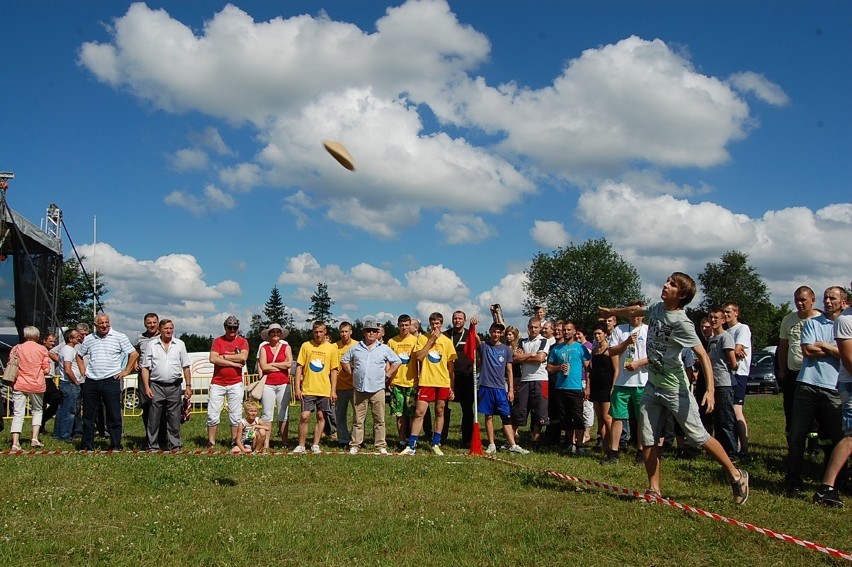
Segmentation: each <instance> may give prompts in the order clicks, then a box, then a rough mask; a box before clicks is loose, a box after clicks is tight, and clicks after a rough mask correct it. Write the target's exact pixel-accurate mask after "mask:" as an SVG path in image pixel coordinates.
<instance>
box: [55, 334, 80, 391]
mask: <svg viewBox="0 0 852 567" xmlns="http://www.w3.org/2000/svg"><path fill="white" fill-rule="evenodd" d="M66 361H67V362H70V363H71V371H72V372H73V373H74V378H76V379H77V383H78V384H79V383H80V381H81V380H80V367H79V366H77V349H75V348H74V347H72V346H71V345H69V344H64V345H62V347H60V349H59V363H58V364H57V365H56V366H58V367H59V380H60V381H62V382H69V381H70V380H69V379H68V375H67V374H66V373H65V362H66Z"/></svg>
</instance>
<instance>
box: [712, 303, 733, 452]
mask: <svg viewBox="0 0 852 567" xmlns="http://www.w3.org/2000/svg"><path fill="white" fill-rule="evenodd" d="M709 317H710V319H709V320H710V331H711V335H710V338H709V339H708V340H707V354H708V355H709V356H710V366H711V367H712V369H713V377H712V380H713V400H714V402H713V412H712V413H710V416H711V418H712V420H713V436H714V437H715V438H716V439H718V440H719V442H720V443H721V444H722V448H723V449H725V453H727V455H728V457H729V458H731V459H734V460H735V459H736V458H737V432H736V423H737V420H736V416H735V415H734V386H733V371H734V369H735V368H737V357H736V354H734V348H735V344H734V337H732V336H731V333H729V332H728V331H726V330H725V326H724V325H725V314H724V312H723V311H722V310H721V309H719V308H713V309H710V315H709ZM710 379H711V378H710V377H709V376H708V377H706V378H705V383H704V391H705V392H706V391H707V383H706V381H707V380H710Z"/></svg>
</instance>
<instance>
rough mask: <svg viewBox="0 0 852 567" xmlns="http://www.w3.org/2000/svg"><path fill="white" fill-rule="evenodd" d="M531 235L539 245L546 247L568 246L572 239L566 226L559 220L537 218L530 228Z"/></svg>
mask: <svg viewBox="0 0 852 567" xmlns="http://www.w3.org/2000/svg"><path fill="white" fill-rule="evenodd" d="M530 236H532V238H533V240H534V241H535V242H536V243H537V244H538V245H539V246H543V247H545V248H559V247H561V246H567V245H568V243H569V242H570V241H571V238H570V237H569V236H568V233H567V232H566V231H565V226H563V224H562V223H561V222H557V221H542V220H537V221H535V223H534V224H533V227H532V228H531V229H530Z"/></svg>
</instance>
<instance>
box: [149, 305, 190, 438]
mask: <svg viewBox="0 0 852 567" xmlns="http://www.w3.org/2000/svg"><path fill="white" fill-rule="evenodd" d="M174 334H175V324H174V323H173V322H172V320H171V319H162V320H159V321H158V322H157V334H156V335H155V336H154V337H151V338H150V339H149V340H148V342H147V344H146V345H145V347H144V348H143V349H142V352H143V355H142V363H141V365H140V368H141V371H140V376H141V377H142V385H143V387H144V389H145V394H146V395H147V396H148V398H149V399H150V400H151V401H150V407H149V409H148V411H149V414H148V417H149V419H148V425H147V427H146V428H145V431H146V433H147V436H148V449H149V450H153V451H158V450H160V449H164V450H169V451H177V450H180V449H183V441H182V440H181V436H180V414H181V396H182V395H183V396H186V397H187V398H191V397H192V374H191V373H190V369H189V367H190V360H189V353H187V352H186V346H185V345H184V344H183V341H182V340H180V339H177V338H175V336H174ZM164 422H165V425H166V435H165V437H166V443H167V445H166V446H162V445H161V444H160V438H161V437H162V435H161V431H160V429H161V428H162V426H163V423H164Z"/></svg>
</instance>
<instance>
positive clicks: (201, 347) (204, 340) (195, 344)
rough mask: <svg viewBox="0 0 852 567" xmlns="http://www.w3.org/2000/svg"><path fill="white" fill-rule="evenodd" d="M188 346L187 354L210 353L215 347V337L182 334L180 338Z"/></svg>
mask: <svg viewBox="0 0 852 567" xmlns="http://www.w3.org/2000/svg"><path fill="white" fill-rule="evenodd" d="M178 338H179V339H180V340H182V341H183V344H184V345H186V350H187V352H210V347H211V346H212V345H213V337H212V336H210V335H208V336H206V337H205V336H204V335H196V334H195V333H182V334H181V335H180V336H179V337H178Z"/></svg>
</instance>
